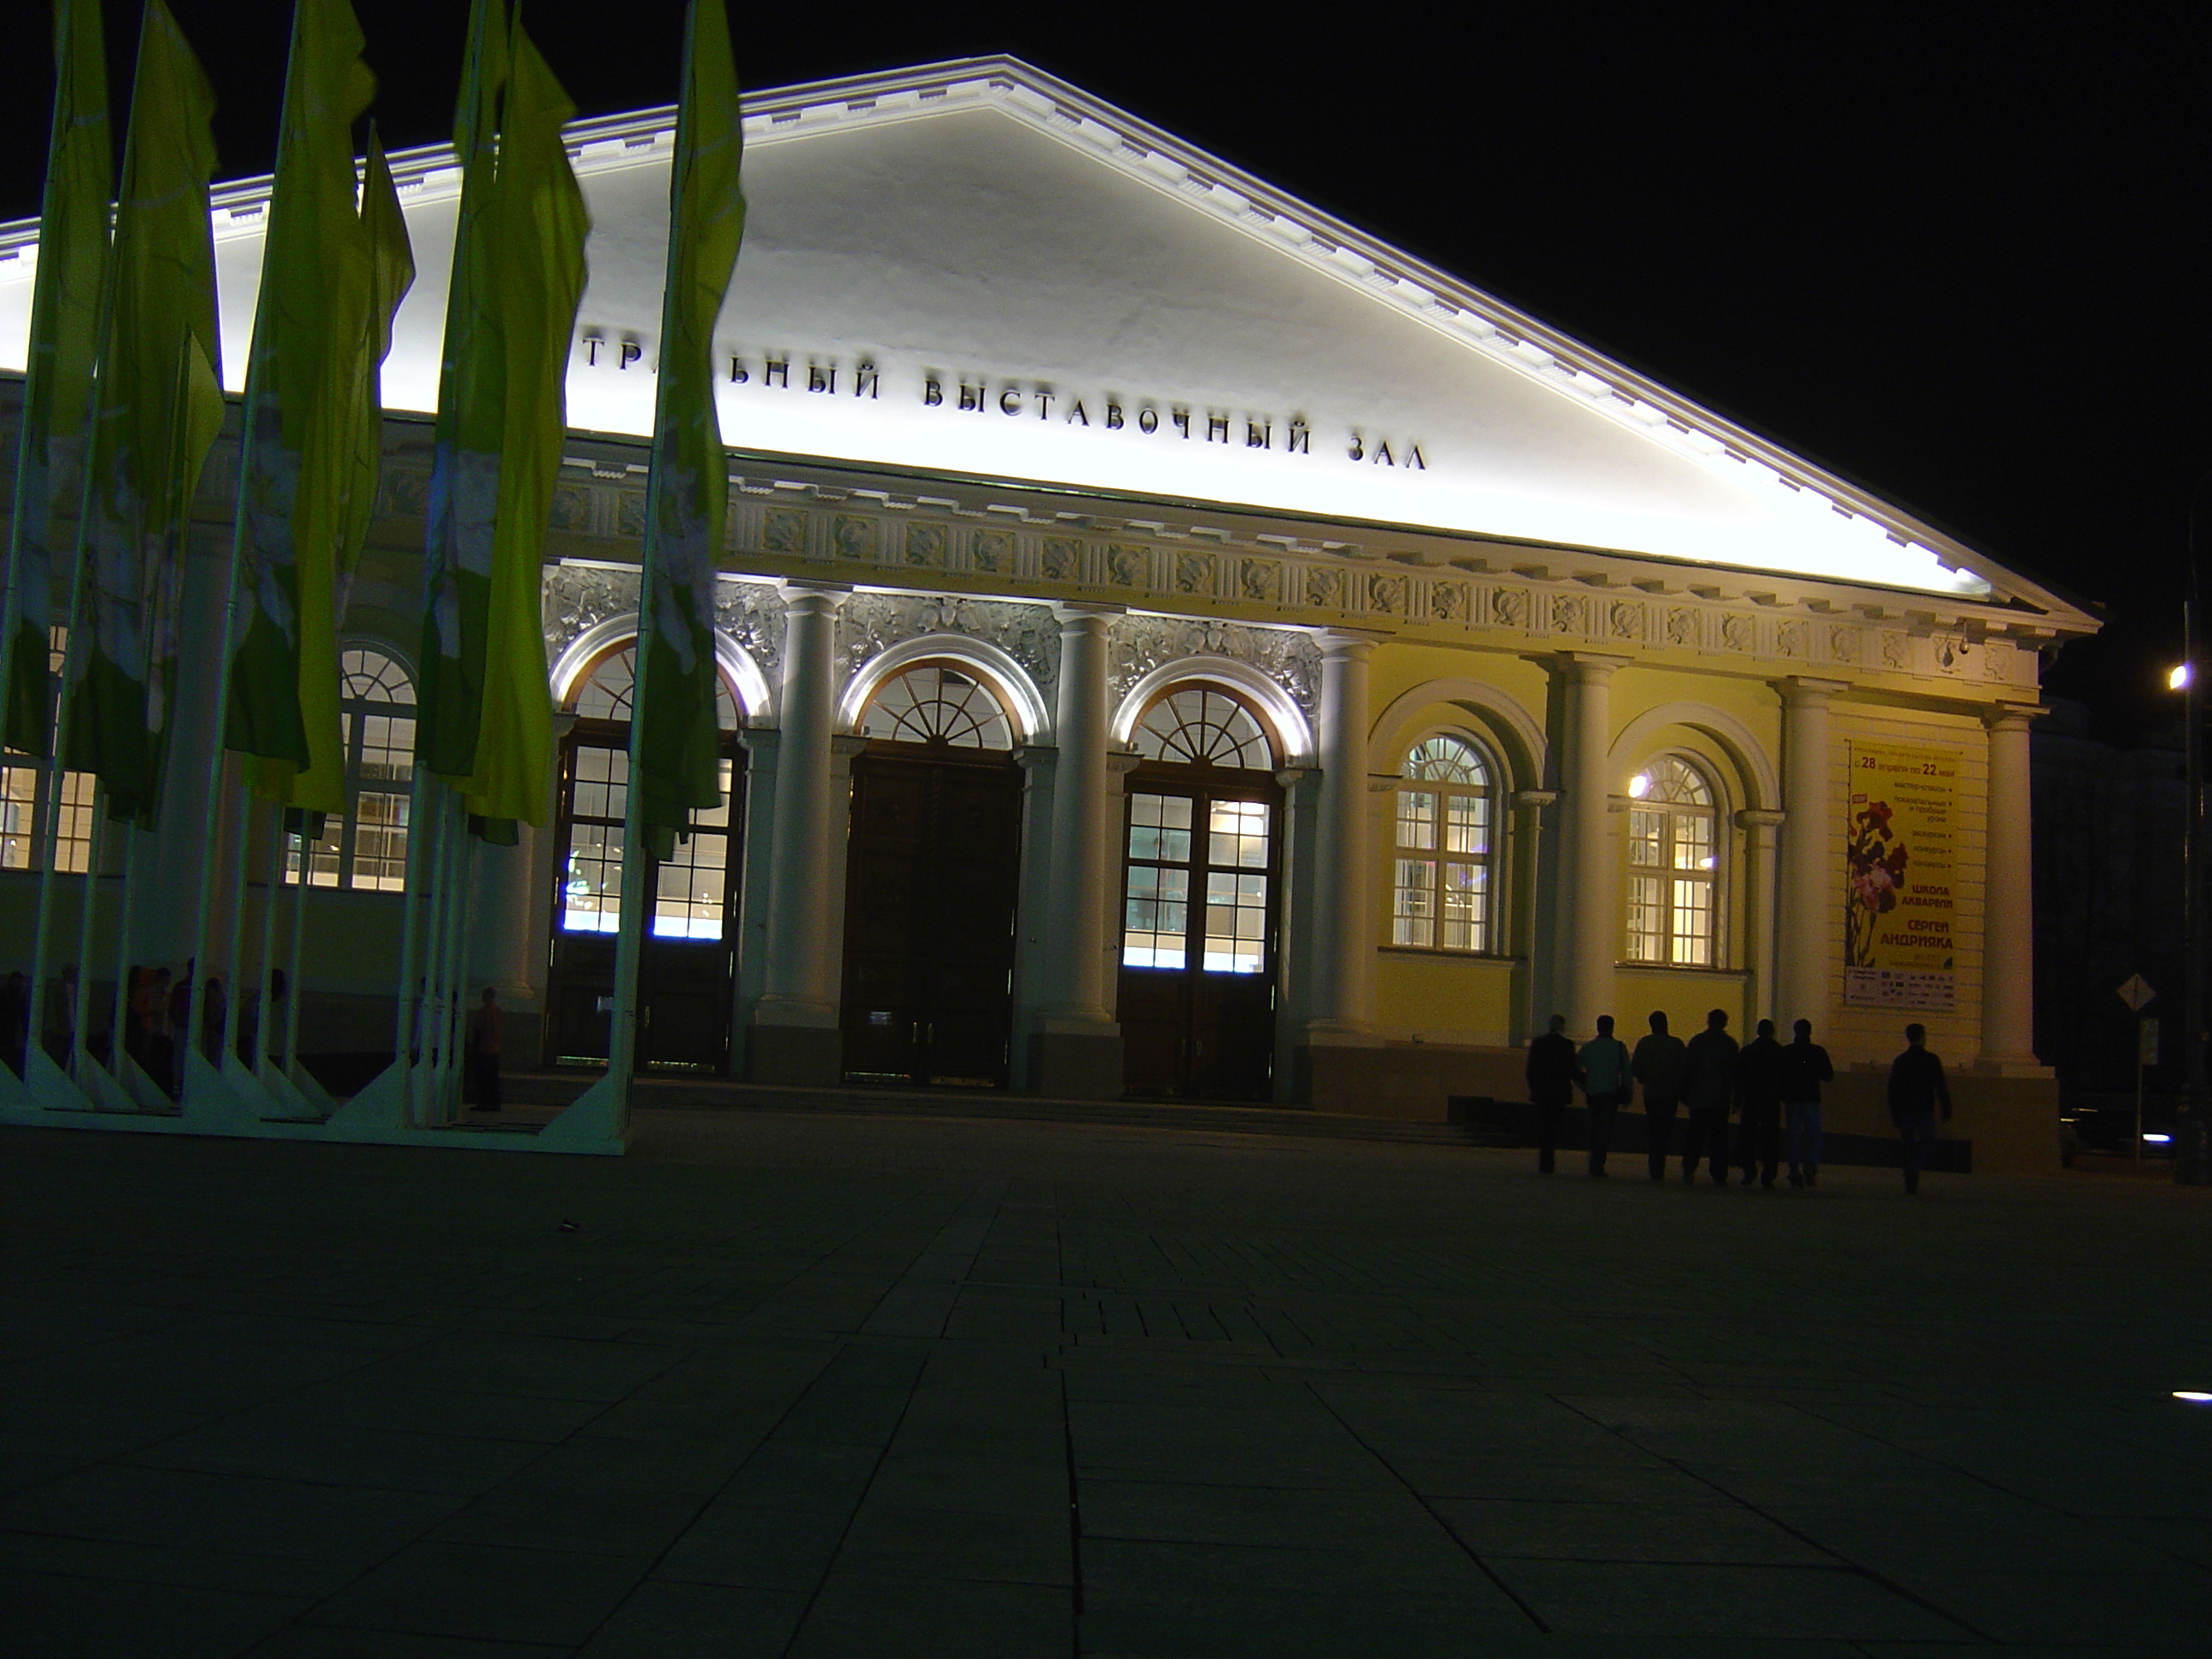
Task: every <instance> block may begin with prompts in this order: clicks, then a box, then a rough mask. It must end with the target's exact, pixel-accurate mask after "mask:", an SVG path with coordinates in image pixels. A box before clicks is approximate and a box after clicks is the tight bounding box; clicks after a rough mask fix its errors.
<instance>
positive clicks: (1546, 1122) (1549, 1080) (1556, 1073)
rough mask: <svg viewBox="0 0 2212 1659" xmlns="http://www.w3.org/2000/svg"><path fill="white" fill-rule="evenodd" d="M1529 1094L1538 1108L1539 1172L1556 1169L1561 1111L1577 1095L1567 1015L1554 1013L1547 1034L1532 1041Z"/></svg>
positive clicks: (1537, 1143) (1530, 1045)
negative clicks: (1553, 1166)
mask: <svg viewBox="0 0 2212 1659" xmlns="http://www.w3.org/2000/svg"><path fill="white" fill-rule="evenodd" d="M1527 1076H1528V1098H1529V1100H1530V1101H1531V1102H1532V1103H1534V1105H1535V1108H1536V1173H1537V1174H1539V1175H1549V1174H1551V1173H1552V1163H1553V1148H1554V1147H1556V1146H1558V1145H1559V1114H1560V1113H1562V1112H1564V1111H1565V1110H1566V1109H1567V1108H1568V1107H1569V1106H1570V1105H1571V1104H1572V1103H1573V1101H1574V1097H1575V1045H1574V1044H1573V1043H1572V1042H1569V1041H1568V1039H1567V1017H1566V1016H1565V1014H1553V1016H1552V1023H1551V1025H1550V1027H1549V1029H1547V1030H1546V1031H1545V1033H1544V1035H1543V1036H1540V1037H1538V1038H1536V1039H1535V1040H1534V1042H1531V1043H1529V1045H1528V1068H1527Z"/></svg>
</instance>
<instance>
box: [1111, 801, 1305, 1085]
mask: <svg viewBox="0 0 2212 1659" xmlns="http://www.w3.org/2000/svg"><path fill="white" fill-rule="evenodd" d="M1281 823H1282V794H1281V791H1280V790H1279V788H1278V787H1276V786H1275V785H1274V783H1273V780H1272V779H1271V778H1266V777H1265V776H1264V775H1263V776H1262V778H1261V779H1253V778H1251V777H1250V775H1249V774H1245V775H1243V776H1237V775H1231V774H1230V773H1227V772H1226V771H1217V770H1216V769H1212V768H1204V767H1169V766H1158V767H1152V766H1147V767H1145V768H1141V769H1139V770H1138V771H1137V772H1136V773H1135V774H1134V775H1133V776H1132V777H1131V778H1130V780H1129V782H1128V786H1127V790H1126V792H1125V794H1124V805H1123V829H1122V836H1123V841H1122V866H1121V867H1122V930H1121V986H1120V990H1121V995H1120V1000H1119V1003H1118V1006H1117V1018H1119V1020H1120V1022H1121V1045H1122V1056H1123V1059H1122V1066H1123V1072H1122V1075H1123V1080H1124V1086H1125V1088H1126V1090H1127V1092H1128V1093H1130V1094H1132V1095H1154V1096H1159V1095H1165V1096H1178V1097H1186V1098H1192V1099H1200V1100H1249V1101H1261V1100H1267V1099H1270V1098H1272V1097H1273V1092H1274V1070H1275V1002H1276V982H1277V980H1278V978H1279V974H1278V970H1277V949H1276V940H1277V936H1278V933H1279V915H1280V902H1281V894H1280V888H1281V856H1280V854H1281V840H1282V836H1281Z"/></svg>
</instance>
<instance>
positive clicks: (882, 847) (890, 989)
mask: <svg viewBox="0 0 2212 1659" xmlns="http://www.w3.org/2000/svg"><path fill="white" fill-rule="evenodd" d="M861 731H862V732H863V733H864V734H866V736H867V737H869V738H872V739H873V741H872V743H871V744H870V745H869V748H868V750H866V752H865V753H863V754H860V755H857V756H855V757H854V760H853V805H852V821H851V829H850V834H849V840H848V843H847V853H846V866H845V983H844V1001H843V1009H844V1012H843V1022H844V1033H843V1035H844V1075H845V1077H846V1079H848V1081H851V1082H856V1083H910V1084H919V1085H928V1084H940V1085H956V1086H964V1087H968V1088H985V1089H1003V1088H1005V1087H1006V1083H1007V1067H1008V1055H1009V1052H1010V1050H1011V1048H1012V1040H1013V969H1014V912H1015V906H1016V902H1017V899H1018V893H1019V889H1020V876H1021V821H1022V788H1021V774H1020V771H1019V770H1018V768H1017V767H1016V766H1015V765H1014V763H1013V732H1012V725H1011V723H1010V722H1009V720H1007V717H1006V711H1005V709H1004V708H1002V707H1001V706H1000V703H999V701H998V699H997V698H996V697H995V696H993V695H992V693H991V691H990V690H988V689H987V687H985V686H984V685H983V684H981V682H980V681H978V680H976V679H975V678H972V677H971V676H970V675H969V673H968V672H967V671H965V670H964V669H963V668H961V667H959V666H958V665H954V664H949V663H920V664H917V665H915V666H914V667H912V668H909V669H908V670H907V671H905V672H903V673H902V674H900V675H898V676H897V677H896V678H893V679H890V680H888V681H886V682H885V683H884V685H883V686H882V687H881V688H880V689H879V690H878V691H877V693H876V696H874V698H873V699H872V701H871V702H870V703H869V705H868V708H867V711H866V714H864V715H863V716H862V719H861Z"/></svg>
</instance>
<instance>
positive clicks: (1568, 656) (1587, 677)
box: [1554, 651, 1629, 685]
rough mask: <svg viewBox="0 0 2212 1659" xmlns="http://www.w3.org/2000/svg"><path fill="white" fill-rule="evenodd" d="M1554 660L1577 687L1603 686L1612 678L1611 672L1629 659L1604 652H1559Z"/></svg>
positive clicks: (1555, 654)
mask: <svg viewBox="0 0 2212 1659" xmlns="http://www.w3.org/2000/svg"><path fill="white" fill-rule="evenodd" d="M1554 659H1555V660H1556V661H1558V662H1559V664H1560V665H1562V666H1563V667H1565V669H1566V671H1567V672H1568V674H1569V675H1570V676H1571V678H1573V679H1574V681H1575V683H1576V684H1578V685H1603V684H1605V683H1606V682H1607V680H1609V679H1611V678H1613V670H1614V669H1616V668H1620V667H1624V666H1626V665H1627V663H1628V661H1629V659H1628V658H1626V657H1621V656H1615V655H1613V653H1610V652H1605V651H1561V652H1558V653H1554Z"/></svg>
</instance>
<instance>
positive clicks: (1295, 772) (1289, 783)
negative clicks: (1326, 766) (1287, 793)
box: [1275, 766, 1321, 789]
mask: <svg viewBox="0 0 2212 1659" xmlns="http://www.w3.org/2000/svg"><path fill="white" fill-rule="evenodd" d="M1320 775H1321V769H1320V768H1318V767H1314V766H1285V767H1280V768H1278V769H1277V770H1276V772H1275V782H1276V784H1277V785H1278V786H1279V787H1281V788H1284V789H1295V788H1297V787H1298V786H1299V785H1300V784H1302V783H1304V781H1306V780H1307V779H1308V778H1313V777H1318V776H1320Z"/></svg>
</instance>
